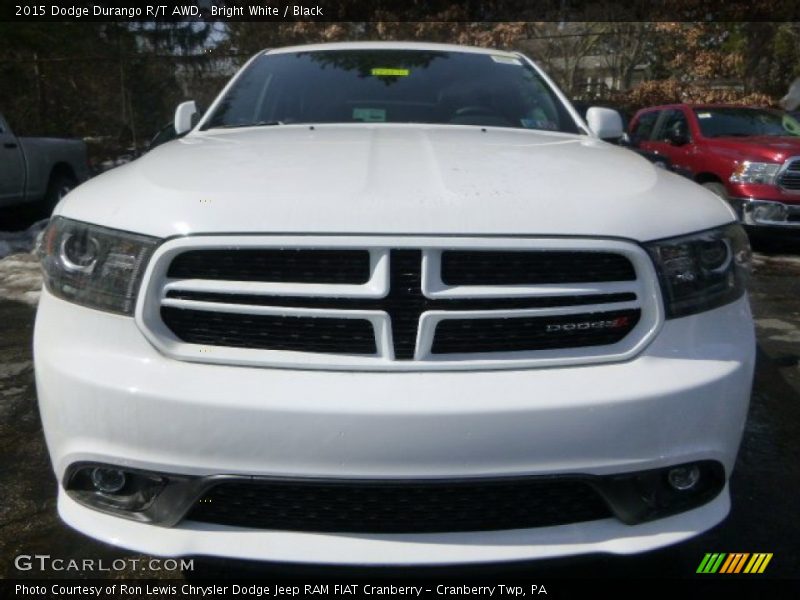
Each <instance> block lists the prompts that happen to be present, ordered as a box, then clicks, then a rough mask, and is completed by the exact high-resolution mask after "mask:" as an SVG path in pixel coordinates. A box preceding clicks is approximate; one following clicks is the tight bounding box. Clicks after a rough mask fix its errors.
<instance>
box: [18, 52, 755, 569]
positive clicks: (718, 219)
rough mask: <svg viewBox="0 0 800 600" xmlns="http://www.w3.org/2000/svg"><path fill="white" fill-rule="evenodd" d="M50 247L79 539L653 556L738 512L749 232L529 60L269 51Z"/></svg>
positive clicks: (103, 187) (56, 417) (53, 391)
mask: <svg viewBox="0 0 800 600" xmlns="http://www.w3.org/2000/svg"><path fill="white" fill-rule="evenodd" d="M193 107H194V105H193V103H185V104H183V105H181V106H180V107H179V109H178V110H177V111H176V119H175V131H176V133H178V134H182V133H186V135H184V136H183V137H182V138H180V139H178V140H174V141H171V142H168V143H165V144H163V145H161V146H159V147H158V148H156V149H154V150H153V151H152V152H149V153H147V154H146V155H145V156H144V157H142V158H140V159H138V160H136V161H134V162H132V163H130V164H127V165H124V166H121V167H119V168H117V169H114V170H113V171H110V172H108V173H104V174H103V175H100V176H98V177H95V178H94V179H92V180H91V181H90V182H88V183H86V184H85V185H82V186H81V187H80V188H79V189H77V190H75V191H74V192H73V193H71V194H69V195H68V196H67V197H66V198H64V200H63V201H62V202H61V203H60V204H59V205H58V207H57V208H56V211H55V216H54V218H53V219H52V220H51V222H50V225H49V227H48V229H47V231H46V232H45V235H44V237H43V241H42V246H41V249H40V254H41V256H42V258H43V266H44V272H45V281H46V289H45V290H44V291H43V293H42V297H41V301H40V303H39V312H38V315H37V320H36V332H35V336H34V354H35V363H36V388H37V393H38V394H39V405H40V409H41V415H42V419H43V422H44V430H45V433H46V437H47V443H48V447H49V450H50V456H51V458H52V461H53V467H54V470H55V473H56V477H57V479H58V482H59V498H58V510H59V513H60V514H61V516H62V518H63V519H64V520H65V521H66V522H67V523H69V524H70V525H72V526H73V527H75V528H76V529H78V530H80V531H82V532H84V533H86V534H88V535H91V536H94V537H96V538H98V539H101V540H103V541H105V542H107V543H112V544H117V545H121V546H124V547H128V548H133V549H135V550H137V551H141V552H146V553H150V554H156V555H173V556H177V555H219V556H228V557H237V558H248V559H263V560H277V561H298V562H316V563H354V564H401V565H406V564H411V563H418V564H434V563H445V564H453V563H468V562H482V561H507V560H521V559H530V558H547V557H555V556H562V555H568V554H582V553H594V552H611V553H622V554H628V553H635V552H642V551H645V550H651V549H654V548H658V547H661V546H664V545H667V544H673V543H676V542H680V541H681V540H685V539H687V538H689V537H691V536H693V535H696V534H698V533H700V532H702V531H704V530H706V529H708V528H710V527H712V526H714V525H716V524H717V523H719V522H720V521H721V520H722V519H724V518H725V516H726V515H727V514H728V510H729V508H730V495H729V491H728V480H729V478H730V476H731V471H732V469H733V466H734V463H735V461H736V453H737V450H738V447H739V441H740V439H741V435H742V430H743V427H744V423H745V418H746V415H747V409H748V403H749V398H750V388H751V382H752V376H753V365H754V357H755V340H754V333H753V323H752V319H751V316H750V309H749V305H748V299H747V295H746V293H745V281H746V274H747V269H748V261H749V246H748V242H747V237H746V235H745V234H744V232H743V230H742V228H741V226H740V225H739V224H738V223H737V221H736V215H735V214H734V213H733V211H732V210H731V208H730V207H729V206H728V205H727V204H726V203H725V202H724V201H723V200H722V199H721V198H719V197H718V196H716V195H715V194H712V193H711V192H709V191H708V190H706V189H704V188H702V187H701V186H698V185H697V184H695V183H694V182H691V181H689V180H688V179H685V178H683V177H679V176H677V175H675V174H673V173H669V172H667V171H665V170H664V169H660V168H658V167H656V166H655V165H653V164H652V163H650V162H648V161H647V160H645V159H644V158H642V157H641V156H638V155H636V154H634V153H633V152H630V151H629V150H626V149H624V148H619V147H617V146H614V145H611V144H608V143H605V142H603V141H602V138H607V137H608V138H615V137H619V136H620V135H621V134H622V127H621V121H620V117H619V115H618V114H616V113H614V112H613V111H610V110H608V109H601V108H591V109H589V110H588V112H587V120H586V122H584V120H583V119H581V118H580V116H579V115H578V114H577V112H576V111H575V109H574V108H573V107H572V106H571V105H570V104H569V102H568V101H566V99H565V98H564V96H563V94H562V93H561V92H560V91H559V90H558V89H557V88H556V87H555V86H554V85H553V83H552V82H551V81H550V79H548V77H547V76H546V75H545V74H544V73H543V72H542V71H541V70H540V69H539V68H538V67H537V66H536V65H535V64H534V63H533V62H532V61H530V60H529V59H527V58H526V57H525V56H523V55H521V54H518V53H511V52H502V51H496V50H486V49H478V48H464V47H460V46H443V45H435V44H409V43H388V42H387V43H362V44H326V45H319V46H306V47H295V48H283V49H276V50H270V51H267V52H261V53H259V54H258V55H257V56H256V57H254V58H253V59H252V60H251V61H250V62H249V63H248V64H247V65H246V66H245V67H243V68H242V70H241V71H240V72H239V74H238V75H236V77H235V78H234V79H233V81H232V82H231V83H230V84H229V85H228V87H226V89H225V90H223V92H222V94H221V95H220V96H219V98H218V99H217V100H216V101H215V102H214V104H213V105H212V106H211V107H210V108H209V111H208V112H207V113H206V114H205V115H204V116H203V118H202V119H200V120H199V122H197V123H194V124H193V113H194V108H193Z"/></svg>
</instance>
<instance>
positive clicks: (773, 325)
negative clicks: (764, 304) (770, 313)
mask: <svg viewBox="0 0 800 600" xmlns="http://www.w3.org/2000/svg"><path fill="white" fill-rule="evenodd" d="M756 325H757V326H759V327H761V328H762V329H778V330H780V331H794V330H795V329H797V327H795V326H794V325H792V324H791V323H789V322H787V321H782V320H781V319H756Z"/></svg>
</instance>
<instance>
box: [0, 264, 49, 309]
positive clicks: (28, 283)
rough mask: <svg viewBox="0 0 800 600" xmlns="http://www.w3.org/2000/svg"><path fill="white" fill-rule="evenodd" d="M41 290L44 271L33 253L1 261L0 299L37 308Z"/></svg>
mask: <svg viewBox="0 0 800 600" xmlns="http://www.w3.org/2000/svg"><path fill="white" fill-rule="evenodd" d="M41 289H42V271H41V269H40V267H39V259H38V258H36V256H35V255H34V254H33V253H28V254H12V255H11V256H6V257H5V258H3V259H0V298H2V299H3V300H15V301H17V302H24V303H26V304H30V305H32V306H36V304H37V303H38V302H39V295H40V293H41Z"/></svg>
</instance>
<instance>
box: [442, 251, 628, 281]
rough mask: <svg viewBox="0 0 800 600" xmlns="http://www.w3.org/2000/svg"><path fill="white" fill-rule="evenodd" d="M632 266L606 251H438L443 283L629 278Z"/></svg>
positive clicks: (619, 256)
mask: <svg viewBox="0 0 800 600" xmlns="http://www.w3.org/2000/svg"><path fill="white" fill-rule="evenodd" d="M634 279H636V272H635V271H634V270H633V265H632V264H631V261H629V260H628V259H627V258H625V257H624V256H621V255H619V254H611V253H608V252H552V251H544V250H539V251H534V252H529V251H527V252H521V251H514V252H497V251H488V252H487V251H474V250H469V251H464V250H459V251H456V250H446V251H444V252H442V281H443V282H444V283H445V284H447V285H522V284H532V285H537V284H547V283H587V282H603V281H632V280H634Z"/></svg>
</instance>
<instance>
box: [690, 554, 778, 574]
mask: <svg viewBox="0 0 800 600" xmlns="http://www.w3.org/2000/svg"><path fill="white" fill-rule="evenodd" d="M771 560H772V552H769V553H767V552H757V553H755V554H750V553H749V552H733V553H730V554H727V553H725V552H714V553H711V552H709V553H707V554H706V555H705V556H704V557H703V560H702V561H700V566H699V567H697V573H725V574H731V573H750V574H755V573H763V572H764V571H765V570H766V568H767V565H768V564H769V561H771Z"/></svg>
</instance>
